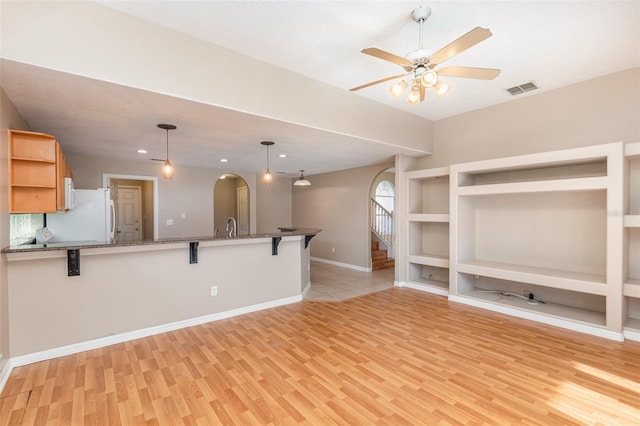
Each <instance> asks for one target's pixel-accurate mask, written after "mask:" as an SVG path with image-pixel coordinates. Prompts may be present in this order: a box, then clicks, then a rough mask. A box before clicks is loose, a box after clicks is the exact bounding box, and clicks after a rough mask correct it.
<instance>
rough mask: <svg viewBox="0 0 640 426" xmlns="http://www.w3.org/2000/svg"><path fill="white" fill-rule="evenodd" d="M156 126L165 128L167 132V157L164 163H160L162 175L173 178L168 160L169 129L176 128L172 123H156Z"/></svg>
mask: <svg viewBox="0 0 640 426" xmlns="http://www.w3.org/2000/svg"><path fill="white" fill-rule="evenodd" d="M158 127H159V128H161V129H164V130H166V132H167V158H166V159H165V160H164V164H163V165H162V176H163V177H164V178H165V179H173V166H172V165H171V162H170V161H169V130H175V129H177V127H176V126H174V125H173V124H158Z"/></svg>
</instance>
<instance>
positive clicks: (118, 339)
mask: <svg viewBox="0 0 640 426" xmlns="http://www.w3.org/2000/svg"><path fill="white" fill-rule="evenodd" d="M301 300H302V296H292V297H286V298H284V299H277V300H272V301H270V302H265V303H259V304H257V305H251V306H245V307H242V308H237V309H232V310H230V311H225V312H218V313H215V314H210V315H204V316H201V317H196V318H191V319H187V320H182V321H176V322H172V323H169V324H163V325H158V326H154V327H149V328H143V329H141V330H134V331H128V332H125V333H120V334H116V335H113V336H108V337H102V338H99V339H93V340H88V341H86V342H80V343H74V344H72V345H67V346H61V347H59V348H53V349H47V350H44V351H41V352H34V353H31V354H26V355H20V356H17V357H14V358H11V359H10V360H9V362H8V363H10V364H11V368H13V367H19V366H22V365H27V364H32V363H34V362H40V361H45V360H48V359H53V358H58V357H61V356H66V355H71V354H75V353H78V352H84V351H88V350H92V349H98V348H102V347H105V346H110V345H115V344H117V343H122V342H127V341H129V340H134V339H140V338H142V337H147V336H153V335H155V334H160V333H166V332H168V331H173V330H178V329H181V328H186V327H192V326H194V325H200V324H205V323H208V322H212V321H218V320H221V319H225V318H231V317H235V316H238V315H242V314H248V313H251V312H256V311H261V310H264V309H269V308H275V307H278V306H283V305H289V304H291V303H296V302H300V301H301ZM3 373H4V369H3ZM7 377H8V376H7ZM0 391H1V389H0Z"/></svg>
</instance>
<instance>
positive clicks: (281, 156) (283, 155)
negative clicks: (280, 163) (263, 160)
mask: <svg viewBox="0 0 640 426" xmlns="http://www.w3.org/2000/svg"><path fill="white" fill-rule="evenodd" d="M278 157H280V158H287V154H280V155H278Z"/></svg>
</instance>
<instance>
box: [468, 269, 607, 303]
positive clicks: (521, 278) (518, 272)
mask: <svg viewBox="0 0 640 426" xmlns="http://www.w3.org/2000/svg"><path fill="white" fill-rule="evenodd" d="M456 270H457V271H458V272H463V273H467V274H471V275H479V276H481V277H482V276H484V277H491V278H498V279H501V280H508V281H518V282H522V283H528V284H535V285H541V286H545V287H551V288H558V289H563V290H571V291H577V292H580V293H587V294H596V295H605V294H606V293H607V287H606V284H605V282H606V281H605V276H604V275H596V274H586V273H581V272H573V271H562V270H558V269H549V268H539V267H533V266H522V265H512V264H508V263H500V262H487V261H481V260H473V261H465V262H463V263H458V265H457V268H456Z"/></svg>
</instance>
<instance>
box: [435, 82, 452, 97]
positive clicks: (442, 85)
mask: <svg viewBox="0 0 640 426" xmlns="http://www.w3.org/2000/svg"><path fill="white" fill-rule="evenodd" d="M450 89H451V85H450V84H449V83H447V82H446V81H442V80H439V81H438V82H437V83H436V84H434V85H433V90H435V91H436V94H437V95H438V96H439V97H440V98H444V97H445V95H446V94H447V93H448V92H449V90H450Z"/></svg>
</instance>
